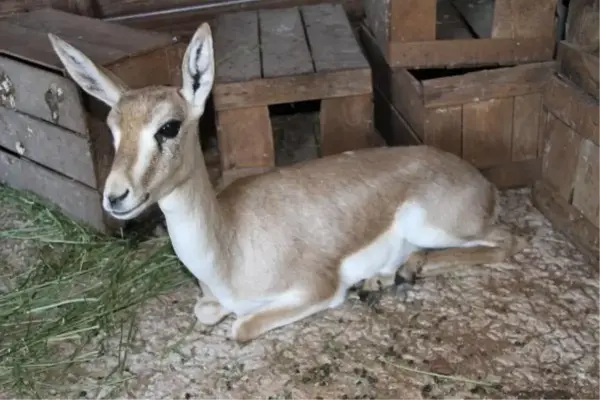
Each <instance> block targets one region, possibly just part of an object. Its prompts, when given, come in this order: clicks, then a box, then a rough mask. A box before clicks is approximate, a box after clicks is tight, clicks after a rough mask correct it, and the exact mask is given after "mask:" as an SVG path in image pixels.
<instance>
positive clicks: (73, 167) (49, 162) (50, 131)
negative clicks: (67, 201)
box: [0, 107, 96, 188]
mask: <svg viewBox="0 0 600 400" xmlns="http://www.w3.org/2000/svg"><path fill="white" fill-rule="evenodd" d="M0 146H2V147H4V148H6V149H8V150H10V151H12V152H15V153H19V154H20V155H21V156H23V157H26V158H28V159H30V160H33V161H35V162H37V163H38V164H42V165H45V166H47V167H48V168H51V169H53V170H55V171H57V172H60V173H62V174H64V175H66V176H68V177H70V178H73V179H75V180H78V181H80V182H83V183H85V184H86V185H88V186H90V187H93V188H95V187H96V174H95V172H94V163H93V160H92V153H91V151H90V147H89V143H88V140H87V139H86V138H84V137H82V136H79V135H76V134H74V133H73V132H70V131H67V130H65V129H62V128H59V127H58V126H56V125H53V124H49V123H47V122H43V121H41V120H38V119H33V118H31V117H29V116H27V115H24V114H21V113H18V112H15V111H12V110H8V109H6V108H4V107H0ZM60 154H65V155H66V156H65V157H61V156H60Z"/></svg>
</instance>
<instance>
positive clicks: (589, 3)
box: [565, 0, 600, 52]
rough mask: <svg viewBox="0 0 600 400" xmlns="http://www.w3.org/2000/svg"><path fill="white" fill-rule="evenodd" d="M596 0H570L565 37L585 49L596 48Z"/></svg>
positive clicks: (597, 3) (597, 18)
mask: <svg viewBox="0 0 600 400" xmlns="http://www.w3.org/2000/svg"><path fill="white" fill-rule="evenodd" d="M599 3H600V2H599V1H598V0H571V1H570V2H569V12H568V13H567V23H566V32H565V39H566V40H567V41H569V42H570V43H572V44H574V45H576V46H581V47H583V48H586V49H587V51H594V50H595V51H596V52H597V50H598V39H599V38H598V23H599V21H598V20H599V13H598V11H599V10H598V8H599Z"/></svg>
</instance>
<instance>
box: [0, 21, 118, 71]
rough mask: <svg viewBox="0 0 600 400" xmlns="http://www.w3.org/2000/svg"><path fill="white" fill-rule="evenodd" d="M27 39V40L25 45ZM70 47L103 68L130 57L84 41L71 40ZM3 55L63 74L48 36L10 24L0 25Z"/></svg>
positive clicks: (113, 49)
mask: <svg viewBox="0 0 600 400" xmlns="http://www.w3.org/2000/svg"><path fill="white" fill-rule="evenodd" d="M24 38H27V40H25V41H24V40H23V39H24ZM69 43H70V44H71V45H73V46H74V47H76V48H77V49H78V50H80V51H82V52H83V53H85V55H87V56H88V57H89V58H90V59H91V60H92V61H94V62H96V63H98V64H100V65H107V64H110V63H111V62H114V61H116V60H119V59H122V58H123V57H125V56H127V53H125V52H123V51H122V50H119V49H115V48H112V47H106V46H99V45H94V44H89V43H88V42H85V41H83V40H81V39H76V38H71V40H69ZM0 54H9V55H11V56H13V57H16V58H19V59H21V60H25V61H29V62H31V63H34V64H37V65H42V66H45V67H47V68H51V69H53V70H56V71H63V70H64V67H63V65H62V63H61V62H60V60H59V58H58V56H57V55H56V53H55V52H54V50H53V49H52V45H51V44H50V39H48V35H47V34H46V33H44V32H41V31H36V30H33V29H30V28H24V27H22V26H18V25H12V24H9V23H7V22H0Z"/></svg>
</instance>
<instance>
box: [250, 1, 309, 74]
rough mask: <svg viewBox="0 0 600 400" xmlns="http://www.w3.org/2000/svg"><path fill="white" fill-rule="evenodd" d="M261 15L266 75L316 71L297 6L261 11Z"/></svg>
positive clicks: (263, 62)
mask: <svg viewBox="0 0 600 400" xmlns="http://www.w3.org/2000/svg"><path fill="white" fill-rule="evenodd" d="M258 16H259V18H258V20H259V21H260V47H261V55H262V71H263V77H264V78H276V77H280V76H294V75H301V74H309V73H312V72H314V67H313V63H312V58H311V56H310V51H309V49H308V43H307V41H306V36H305V34H304V27H303V26H302V18H301V17H300V10H299V9H298V7H292V8H284V9H279V10H261V11H259V13H258Z"/></svg>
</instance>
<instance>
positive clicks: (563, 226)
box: [532, 181, 600, 264]
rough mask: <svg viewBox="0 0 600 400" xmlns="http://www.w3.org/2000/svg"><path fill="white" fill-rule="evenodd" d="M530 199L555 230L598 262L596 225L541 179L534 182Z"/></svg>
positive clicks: (593, 260) (593, 261) (594, 261)
mask: <svg viewBox="0 0 600 400" xmlns="http://www.w3.org/2000/svg"><path fill="white" fill-rule="evenodd" d="M532 201H533V204H534V205H535V207H536V208H537V209H538V210H540V211H541V213H542V214H544V215H545V216H546V218H548V219H549V220H550V222H551V223H552V225H553V226H554V228H555V229H556V230H558V231H559V232H562V233H563V234H564V235H565V236H567V238H569V239H570V240H571V241H572V242H573V244H574V245H575V246H576V247H578V248H579V250H580V251H582V252H583V253H584V254H585V255H586V256H587V257H589V258H590V261H592V263H594V264H597V263H598V245H599V244H600V243H599V237H598V227H596V226H594V224H592V223H590V222H589V221H588V220H587V218H585V217H584V216H583V215H582V214H581V212H579V211H578V210H577V209H576V208H575V207H573V206H572V205H570V204H569V203H568V202H567V201H565V199H563V198H562V197H561V196H560V195H558V194H557V193H556V192H554V190H552V188H551V187H549V186H548V185H547V184H546V183H545V182H543V181H538V182H536V183H535V185H534V187H533V191H532Z"/></svg>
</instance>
